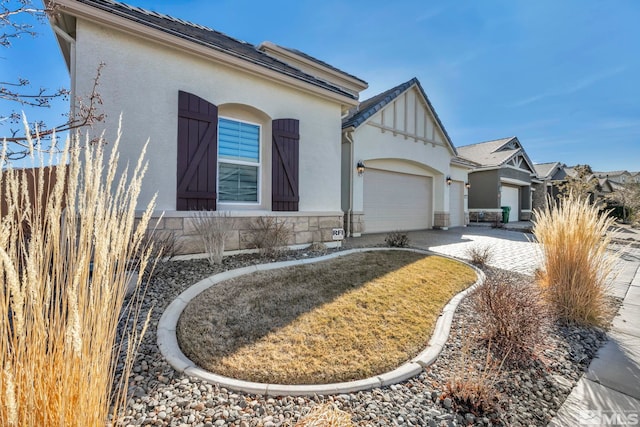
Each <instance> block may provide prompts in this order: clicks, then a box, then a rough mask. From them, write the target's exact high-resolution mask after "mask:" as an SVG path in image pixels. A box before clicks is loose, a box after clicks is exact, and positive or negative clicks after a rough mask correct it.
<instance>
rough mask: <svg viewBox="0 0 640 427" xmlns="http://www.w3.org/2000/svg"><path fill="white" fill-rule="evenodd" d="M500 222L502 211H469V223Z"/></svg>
mask: <svg viewBox="0 0 640 427" xmlns="http://www.w3.org/2000/svg"><path fill="white" fill-rule="evenodd" d="M496 221H498V222H502V210H501V211H500V212H492V211H482V210H474V211H469V222H496Z"/></svg>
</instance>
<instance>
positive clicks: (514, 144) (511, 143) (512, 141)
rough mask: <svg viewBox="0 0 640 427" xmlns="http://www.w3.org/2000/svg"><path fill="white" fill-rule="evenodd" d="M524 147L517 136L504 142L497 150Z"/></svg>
mask: <svg viewBox="0 0 640 427" xmlns="http://www.w3.org/2000/svg"><path fill="white" fill-rule="evenodd" d="M520 149H522V145H520V141H518V139H517V138H511V139H510V140H509V142H507V143H506V144H504V145H503V146H502V147H500V148H499V149H498V150H496V151H510V150H520Z"/></svg>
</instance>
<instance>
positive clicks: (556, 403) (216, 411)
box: [120, 250, 606, 427]
mask: <svg viewBox="0 0 640 427" xmlns="http://www.w3.org/2000/svg"><path fill="white" fill-rule="evenodd" d="M321 254H323V253H321V252H309V251H304V250H302V251H294V252H288V253H286V254H283V255H282V256H281V257H280V258H278V260H286V259H295V258H305V257H312V256H318V255H321ZM269 261H272V260H263V259H260V258H258V257H257V256H256V255H238V256H233V257H227V258H225V259H224V262H223V265H222V266H217V267H215V268H212V267H211V266H209V265H208V263H207V262H206V261H204V260H191V261H171V262H165V263H161V264H159V265H158V266H157V268H156V271H155V274H154V278H153V279H152V282H151V283H150V285H149V288H148V290H147V295H146V298H145V305H146V307H145V308H151V307H153V314H152V319H151V324H150V326H149V330H148V331H147V333H146V336H145V338H144V341H143V343H142V345H141V348H140V355H139V357H138V359H137V361H136V363H135V365H134V368H133V371H134V372H133V374H132V376H131V378H130V389H129V392H130V394H131V398H130V400H129V407H128V409H127V413H126V414H125V416H124V417H123V418H122V419H121V420H120V421H121V422H122V423H123V424H124V425H159V426H160V425H162V426H164V425H169V426H185V425H186V426H224V425H234V426H244V427H249V426H264V427H274V426H293V425H295V423H296V422H297V421H298V419H299V418H300V417H301V416H303V415H305V414H307V413H308V412H309V411H310V409H311V408H312V407H313V406H314V405H316V404H317V403H320V402H333V403H335V405H336V406H337V407H338V408H340V409H342V410H344V411H346V412H348V413H349V414H351V416H352V420H353V421H354V424H356V425H359V426H392V425H408V426H411V425H415V426H440V425H444V426H457V425H511V426H520V425H522V426H525V425H526V426H529V425H547V423H548V421H549V420H550V419H551V418H552V417H553V416H554V415H555V412H556V411H557V410H558V408H559V407H560V405H561V404H562V402H563V401H564V399H565V398H566V397H567V395H568V394H569V392H570V391H571V389H572V388H573V386H574V385H575V383H576V382H577V380H578V379H579V378H580V376H581V375H582V372H583V370H584V369H585V368H586V367H587V366H588V365H589V362H590V361H591V359H592V358H593V356H594V355H595V352H596V351H597V349H598V348H599V347H600V346H601V345H602V344H603V342H604V341H605V340H606V335H605V333H604V331H603V330H601V329H597V328H583V327H576V326H551V327H549V330H548V332H547V334H546V340H545V342H544V343H542V346H541V348H540V349H539V351H538V355H539V356H538V358H536V359H535V360H534V361H532V363H531V364H529V365H528V366H526V367H519V368H514V367H509V366H502V368H501V369H500V370H499V372H498V374H497V376H496V378H495V381H494V385H495V388H496V390H497V392H498V398H499V406H500V407H501V409H500V410H498V411H496V412H494V413H490V414H474V413H472V412H469V410H468V408H465V407H464V406H463V405H461V404H458V403H456V402H455V401H453V400H452V399H451V398H448V397H447V396H445V395H444V390H445V384H446V382H447V380H448V379H449V378H450V377H451V376H452V375H453V374H454V373H455V372H456V370H459V369H460V367H459V362H460V354H461V352H462V350H463V347H464V346H465V345H468V343H469V340H472V342H474V341H473V340H475V339H476V338H474V333H473V331H474V328H473V325H474V324H475V323H477V321H478V319H477V314H476V313H475V311H474V304H473V302H472V300H471V299H469V298H467V299H466V300H465V301H463V302H462V304H460V306H459V307H458V310H457V312H456V315H455V316H454V321H453V324H452V327H451V335H450V338H449V340H448V342H447V344H446V345H445V347H444V350H443V352H442V354H441V355H440V357H439V358H438V359H437V361H436V363H435V364H433V365H432V366H431V367H429V368H428V369H426V370H425V371H424V372H423V373H422V374H420V375H419V376H418V377H415V378H413V379H411V380H408V381H405V382H403V383H401V384H397V385H393V386H390V387H385V388H381V389H380V388H379V389H373V390H371V391H365V392H358V393H353V394H348V395H346V394H345V395H336V396H314V397H275V398H272V397H264V396H255V395H247V394H243V393H237V392H234V391H231V390H226V389H223V388H219V387H217V386H214V385H211V384H207V383H204V382H202V381H200V380H196V379H193V378H189V377H187V376H185V375H183V374H181V373H178V372H176V371H175V370H173V368H171V366H170V365H169V364H168V363H167V362H166V361H165V360H164V359H163V358H162V356H161V355H160V352H159V350H158V347H157V345H156V326H157V323H158V320H159V318H160V316H161V315H162V312H163V311H164V309H165V308H166V306H167V305H168V304H169V303H170V302H171V301H172V300H173V299H174V298H175V297H176V296H178V295H179V294H180V293H181V292H182V291H184V290H185V289H186V288H188V287H189V286H191V285H192V284H194V283H196V282H198V281H199V280H201V279H203V278H206V277H208V276H210V275H212V274H215V273H218V272H221V271H224V270H228V269H233V268H239V267H242V266H246V265H250V264H255V263H261V262H269ZM495 274H504V273H501V272H500V271H498V270H492V271H488V272H487V275H488V276H490V275H495ZM507 276H508V277H509V278H510V279H509V280H518V281H527V282H531V280H532V278H531V277H529V276H523V275H518V274H515V273H508V275H507ZM468 347H469V348H470V349H471V351H470V352H469V353H470V357H471V359H470V362H471V365H475V366H477V367H480V368H481V367H482V366H484V363H485V356H486V350H484V346H483V345H481V344H478V345H471V346H468Z"/></svg>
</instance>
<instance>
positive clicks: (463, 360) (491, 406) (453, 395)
mask: <svg viewBox="0 0 640 427" xmlns="http://www.w3.org/2000/svg"><path fill="white" fill-rule="evenodd" d="M490 347H491V346H490V345H489V351H487V354H486V357H485V362H484V366H477V368H478V369H474V366H476V365H475V364H474V363H472V361H471V360H472V355H471V350H470V348H469V339H468V338H467V339H466V340H465V342H464V344H463V346H462V351H461V352H460V354H459V358H458V360H456V361H455V365H454V368H453V372H452V374H451V377H450V378H449V379H448V380H447V382H446V383H445V386H444V392H443V394H442V396H441V399H442V400H444V399H446V398H447V397H449V398H450V399H451V400H452V401H453V404H454V406H455V408H456V409H457V410H459V411H460V412H472V413H474V414H476V415H482V414H487V413H491V412H494V411H497V410H498V409H499V401H500V394H499V393H498V390H497V387H496V383H497V382H498V380H499V379H500V370H501V369H502V364H503V362H504V359H503V360H502V362H500V363H498V361H497V360H495V359H494V358H493V356H492V353H491V348H490Z"/></svg>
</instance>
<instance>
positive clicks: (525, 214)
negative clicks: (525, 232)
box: [520, 209, 532, 221]
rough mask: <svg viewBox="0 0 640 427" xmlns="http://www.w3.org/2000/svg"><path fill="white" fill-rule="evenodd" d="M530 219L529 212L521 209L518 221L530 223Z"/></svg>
mask: <svg viewBox="0 0 640 427" xmlns="http://www.w3.org/2000/svg"><path fill="white" fill-rule="evenodd" d="M531 217H532V214H531V211H530V210H526V209H523V210H521V211H520V221H530V220H531Z"/></svg>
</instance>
